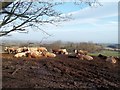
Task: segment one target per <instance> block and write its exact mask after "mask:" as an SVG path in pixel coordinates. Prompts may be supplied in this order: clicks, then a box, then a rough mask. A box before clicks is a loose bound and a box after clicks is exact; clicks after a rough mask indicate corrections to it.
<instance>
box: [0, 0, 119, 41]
mask: <svg viewBox="0 0 120 90" xmlns="http://www.w3.org/2000/svg"><path fill="white" fill-rule="evenodd" d="M113 1H114V0H111V2H101V4H102V6H99V7H94V8H93V7H88V6H85V5H82V6H77V5H74V4H73V3H72V2H68V3H66V4H63V5H61V6H59V7H56V8H55V9H56V10H58V11H60V12H63V13H65V14H71V15H72V18H74V19H72V20H70V21H66V22H61V23H60V24H59V25H58V26H54V25H45V26H44V27H42V29H44V30H45V31H46V32H47V33H49V34H51V35H52V36H50V37H49V36H48V35H46V34H45V33H43V32H41V31H34V28H33V29H32V30H31V31H30V32H29V33H28V34H24V33H12V36H11V37H3V38H2V39H9V40H28V41H29V40H34V41H40V40H41V39H42V38H43V37H48V38H47V39H46V40H45V41H56V40H61V41H71V42H88V41H92V42H95V43H118V3H117V2H113Z"/></svg>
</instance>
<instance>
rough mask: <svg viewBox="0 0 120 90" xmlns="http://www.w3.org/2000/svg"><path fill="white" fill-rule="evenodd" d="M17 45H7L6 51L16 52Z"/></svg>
mask: <svg viewBox="0 0 120 90" xmlns="http://www.w3.org/2000/svg"><path fill="white" fill-rule="evenodd" d="M16 50H17V47H5V49H4V51H5V52H7V53H16Z"/></svg>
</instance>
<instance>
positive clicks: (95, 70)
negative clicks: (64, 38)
mask: <svg viewBox="0 0 120 90" xmlns="http://www.w3.org/2000/svg"><path fill="white" fill-rule="evenodd" d="M1 58H2V88H85V89H91V88H92V89H95V90H96V89H99V88H111V89H113V88H120V58H118V59H117V63H116V64H112V63H109V62H106V61H105V60H104V59H100V58H99V57H95V56H94V57H93V58H94V60H91V61H88V60H80V59H77V58H75V57H68V56H66V55H57V57H55V58H44V57H42V58H37V59H35V58H27V57H23V58H14V57H13V54H2V57H1Z"/></svg>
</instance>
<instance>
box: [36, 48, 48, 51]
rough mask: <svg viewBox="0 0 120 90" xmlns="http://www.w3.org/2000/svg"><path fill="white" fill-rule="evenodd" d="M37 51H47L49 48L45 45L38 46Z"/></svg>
mask: <svg viewBox="0 0 120 90" xmlns="http://www.w3.org/2000/svg"><path fill="white" fill-rule="evenodd" d="M37 51H39V52H44V51H46V52H47V49H46V48H45V47H38V49H37Z"/></svg>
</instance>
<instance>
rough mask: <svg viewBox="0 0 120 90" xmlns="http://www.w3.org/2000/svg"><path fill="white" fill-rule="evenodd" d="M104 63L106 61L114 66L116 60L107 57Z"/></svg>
mask: <svg viewBox="0 0 120 90" xmlns="http://www.w3.org/2000/svg"><path fill="white" fill-rule="evenodd" d="M106 61H107V62H110V63H113V64H115V63H116V62H117V60H116V59H115V58H114V57H113V56H111V57H108V58H107V59H106Z"/></svg>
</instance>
